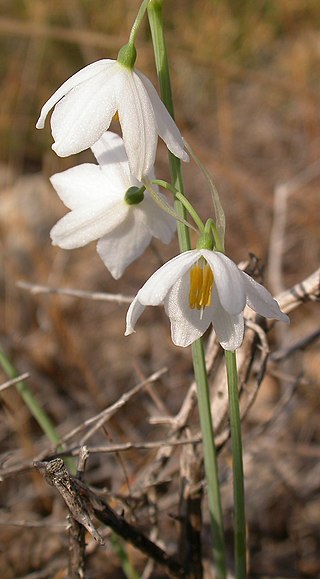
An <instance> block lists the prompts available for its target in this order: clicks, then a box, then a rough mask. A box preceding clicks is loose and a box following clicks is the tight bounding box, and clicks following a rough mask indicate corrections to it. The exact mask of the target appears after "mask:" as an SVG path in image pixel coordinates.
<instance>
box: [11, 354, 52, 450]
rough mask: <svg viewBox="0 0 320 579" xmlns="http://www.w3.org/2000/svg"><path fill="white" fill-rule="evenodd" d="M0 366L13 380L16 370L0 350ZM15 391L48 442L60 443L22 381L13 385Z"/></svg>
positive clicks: (48, 421) (46, 417) (47, 419)
mask: <svg viewBox="0 0 320 579" xmlns="http://www.w3.org/2000/svg"><path fill="white" fill-rule="evenodd" d="M0 364H1V366H2V368H3V370H4V371H5V373H6V374H7V376H8V378H10V379H13V378H16V377H17V376H18V373H17V371H16V369H15V368H14V367H13V366H12V364H11V362H10V361H9V360H8V358H7V357H6V356H5V354H4V352H2V350H0ZM15 387H16V389H17V391H18V392H19V394H20V396H21V398H22V399H23V401H24V403H25V404H26V406H27V407H28V408H29V410H30V412H31V414H32V416H33V417H34V418H35V420H36V421H37V422H38V424H39V426H40V427H41V429H42V431H43V432H44V433H45V434H46V435H47V437H48V438H49V440H51V442H53V443H54V444H58V443H59V442H60V438H59V436H58V434H57V433H56V431H55V428H54V426H53V424H52V422H51V420H50V418H49V416H47V414H46V413H45V412H44V410H43V409H42V408H41V406H40V405H39V403H38V401H37V400H36V399H35V397H34V396H33V394H32V392H31V391H30V390H29V388H28V386H27V384H26V383H25V382H24V381H21V382H17V384H16V385H15Z"/></svg>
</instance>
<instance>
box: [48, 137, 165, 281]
mask: <svg viewBox="0 0 320 579" xmlns="http://www.w3.org/2000/svg"><path fill="white" fill-rule="evenodd" d="M92 151H93V153H94V155H95V157H96V159H97V161H98V163H99V165H95V164H93V163H92V164H91V163H85V164H83V165H78V166H77V167H73V168H71V169H68V170H67V171H63V172H62V173H56V174H55V175H53V176H52V177H51V179H50V180H51V183H52V185H53V186H54V188H55V189H56V191H57V193H58V195H59V197H60V199H61V200H62V201H63V202H64V204H65V205H66V206H67V207H68V208H69V209H71V211H70V212H69V213H67V215H65V216H64V217H62V219H60V221H58V223H56V225H54V227H53V228H52V230H51V233H50V235H51V239H52V242H53V244H54V245H59V247H62V248H63V249H74V248H76V247H82V246H84V245H86V244H87V243H89V242H90V241H93V240H95V239H99V241H98V244H97V251H98V253H99V255H100V257H101V259H102V260H103V262H104V264H105V265H106V267H107V268H108V270H109V271H110V273H111V274H112V276H113V277H114V278H115V279H118V278H119V277H120V276H121V275H122V273H123V271H124V270H125V268H126V267H127V266H128V265H129V264H130V263H132V262H133V261H134V260H135V259H136V258H137V257H139V256H140V255H141V254H142V253H143V251H144V250H145V248H146V247H147V245H148V244H149V243H150V241H151V238H152V237H157V238H158V239H161V241H163V242H164V243H169V242H170V241H171V239H172V236H173V233H174V231H175V228H176V223H175V220H174V219H173V218H172V217H170V216H169V215H168V214H167V213H165V212H164V211H163V210H162V209H160V208H159V206H158V205H157V204H156V203H155V202H154V201H153V199H152V198H151V197H150V196H149V194H148V193H147V192H146V191H145V193H144V199H143V201H142V202H141V203H139V204H137V205H128V203H127V202H126V201H125V193H126V191H127V190H128V189H129V188H130V187H133V186H136V187H138V188H139V187H141V186H142V183H139V181H137V180H136V179H135V177H133V176H132V175H131V173H130V169H129V165H128V159H127V156H126V152H125V148H124V145H123V141H122V139H121V137H119V136H118V135H116V134H114V133H111V132H109V131H107V132H106V133H105V134H104V135H103V136H102V137H101V139H100V140H99V141H98V142H97V143H95V145H94V146H93V147H92ZM150 178H153V175H152V174H150ZM158 195H159V196H161V194H160V193H158Z"/></svg>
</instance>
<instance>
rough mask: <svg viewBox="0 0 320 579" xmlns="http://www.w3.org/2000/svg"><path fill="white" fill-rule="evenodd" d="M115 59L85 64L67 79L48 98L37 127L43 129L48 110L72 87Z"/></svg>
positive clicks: (98, 71) (97, 72)
mask: <svg viewBox="0 0 320 579" xmlns="http://www.w3.org/2000/svg"><path fill="white" fill-rule="evenodd" d="M114 62H115V61H114V60H109V59H104V60H98V61H97V62H93V63H92V64H89V65H88V66H85V67H84V68H82V69H81V70H79V71H78V72H76V74H74V75H72V76H71V77H70V78H68V80H66V81H65V82H64V83H63V84H62V85H61V86H60V88H58V90H56V92H55V93H54V94H53V95H52V96H51V97H50V98H49V100H47V102H46V103H45V104H44V105H43V107H42V109H41V113H40V117H39V119H38V121H37V124H36V127H37V129H43V127H44V123H45V120H46V117H47V114H48V112H49V111H50V110H51V109H52V107H54V105H55V104H57V102H58V101H59V100H60V99H62V98H63V97H64V96H65V95H66V94H67V93H68V92H69V91H70V90H71V89H73V88H74V87H75V86H77V85H78V84H80V83H82V82H85V81H87V80H89V79H90V78H92V77H93V76H95V75H96V74H99V73H100V72H101V71H103V70H106V69H107V68H108V67H109V66H110V65H112V64H114Z"/></svg>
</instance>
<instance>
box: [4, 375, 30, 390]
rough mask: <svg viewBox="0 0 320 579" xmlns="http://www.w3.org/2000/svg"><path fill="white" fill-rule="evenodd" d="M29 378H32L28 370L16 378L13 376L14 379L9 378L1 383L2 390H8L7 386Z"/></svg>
mask: <svg viewBox="0 0 320 579" xmlns="http://www.w3.org/2000/svg"><path fill="white" fill-rule="evenodd" d="M27 378H30V374H28V372H25V373H24V374H20V376H17V377H16V378H12V380H7V382H3V384H1V386H0V392H2V391H3V390H6V389H7V388H10V386H14V385H15V384H18V382H21V381H22V380H26V379H27Z"/></svg>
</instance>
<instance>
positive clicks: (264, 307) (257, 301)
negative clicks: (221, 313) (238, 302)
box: [242, 272, 290, 323]
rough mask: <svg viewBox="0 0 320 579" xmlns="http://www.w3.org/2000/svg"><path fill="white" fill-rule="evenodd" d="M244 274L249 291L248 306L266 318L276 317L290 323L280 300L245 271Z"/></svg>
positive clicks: (247, 290) (246, 287)
mask: <svg viewBox="0 0 320 579" xmlns="http://www.w3.org/2000/svg"><path fill="white" fill-rule="evenodd" d="M242 275H243V278H244V283H245V289H246V292H247V304H248V306H249V307H250V308H252V309H253V310H254V311H255V312H257V313H258V314H260V315H261V316H264V317H265V318H274V319H276V320H281V321H282V322H287V323H289V322H290V319H289V317H288V316H287V315H286V314H284V313H283V312H282V311H281V310H280V308H279V304H278V302H276V300H274V299H273V297H272V295H271V294H270V293H269V292H268V290H266V288H264V287H263V286H262V285H261V284H259V283H257V282H256V281H255V280H254V279H252V277H250V275H248V274H246V273H245V272H243V273H242Z"/></svg>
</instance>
